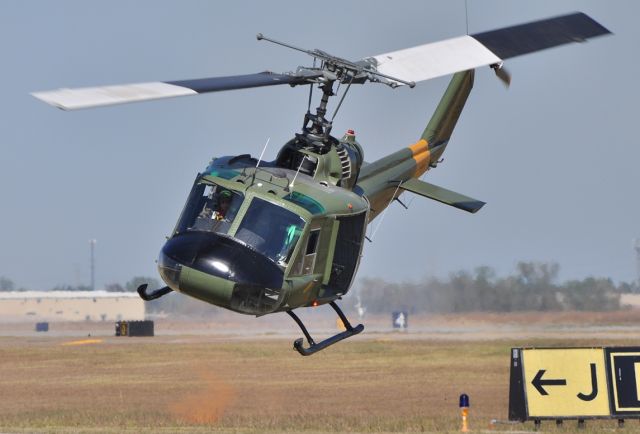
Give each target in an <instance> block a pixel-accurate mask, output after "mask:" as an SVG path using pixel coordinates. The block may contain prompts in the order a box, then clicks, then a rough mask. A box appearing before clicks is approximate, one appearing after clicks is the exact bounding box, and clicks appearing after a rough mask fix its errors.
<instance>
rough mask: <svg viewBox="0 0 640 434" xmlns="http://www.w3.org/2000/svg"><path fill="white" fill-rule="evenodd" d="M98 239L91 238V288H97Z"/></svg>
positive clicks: (93, 289)
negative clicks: (96, 254) (96, 252)
mask: <svg viewBox="0 0 640 434" xmlns="http://www.w3.org/2000/svg"><path fill="white" fill-rule="evenodd" d="M97 242H98V241H97V240H95V239H91V240H89V249H90V252H91V290H92V291H95V290H96V258H95V249H96V243H97Z"/></svg>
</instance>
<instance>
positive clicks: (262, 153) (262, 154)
mask: <svg viewBox="0 0 640 434" xmlns="http://www.w3.org/2000/svg"><path fill="white" fill-rule="evenodd" d="M269 140H271V137H267V143H265V144H264V148H262V152H261V153H260V158H258V162H257V163H256V169H257V168H258V166H259V165H260V162H261V161H262V157H264V151H266V150H267V146H269Z"/></svg>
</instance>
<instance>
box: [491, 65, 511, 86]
mask: <svg viewBox="0 0 640 434" xmlns="http://www.w3.org/2000/svg"><path fill="white" fill-rule="evenodd" d="M491 68H493V72H495V73H496V77H498V78H499V79H500V81H501V82H502V84H504V86H505V87H506V88H509V86H510V85H511V73H510V72H509V71H508V70H507V69H506V68H505V67H504V66H502V64H496V65H491Z"/></svg>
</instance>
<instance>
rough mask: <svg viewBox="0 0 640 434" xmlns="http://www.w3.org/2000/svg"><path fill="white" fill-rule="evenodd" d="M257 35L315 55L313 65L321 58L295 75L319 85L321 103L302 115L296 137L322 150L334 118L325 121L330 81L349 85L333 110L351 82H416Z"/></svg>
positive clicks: (329, 140) (396, 83)
mask: <svg viewBox="0 0 640 434" xmlns="http://www.w3.org/2000/svg"><path fill="white" fill-rule="evenodd" d="M256 38H257V39H258V40H259V41H260V40H265V41H268V42H272V43H274V44H276V45H280V46H283V47H286V48H290V49H292V50H296V51H300V52H303V53H306V54H308V55H309V56H311V57H313V58H314V65H315V61H316V60H320V67H319V68H317V67H315V66H313V67H302V66H300V67H298V70H297V71H296V72H295V74H294V75H296V76H303V77H307V82H308V83H309V84H310V85H311V86H313V85H314V84H318V87H319V88H320V90H321V91H322V96H321V97H320V104H319V105H318V107H316V112H315V114H314V113H311V111H310V110H307V113H306V114H305V116H304V123H303V125H302V133H299V134H296V137H297V138H298V139H300V140H301V141H303V142H304V143H306V144H307V145H309V146H312V147H314V148H318V149H322V148H325V147H330V146H331V128H332V124H333V118H332V119H331V120H328V119H327V118H326V114H327V105H328V103H329V98H330V97H332V96H335V95H336V94H335V93H334V91H333V84H334V83H335V82H336V81H337V82H338V83H347V84H348V86H347V89H345V91H344V93H343V96H342V99H341V100H340V103H339V104H338V107H337V108H336V112H337V110H338V109H339V108H340V104H341V103H342V101H343V99H344V96H345V95H346V93H347V91H348V90H349V87H350V86H351V84H353V83H356V84H364V83H365V82H367V81H372V82H378V83H383V84H386V85H388V86H390V87H393V88H395V87H397V86H399V84H406V85H408V86H409V87H414V86H415V83H414V82H412V81H405V80H402V79H400V78H396V77H392V76H389V75H386V74H383V73H380V72H378V71H375V70H374V69H373V68H371V67H370V65H369V64H368V63H367V62H364V61H358V62H351V61H349V60H346V59H343V58H340V57H337V56H333V55H331V54H329V53H327V52H325V51H322V50H319V49H317V48H316V49H314V50H306V49H304V48H300V47H296V46H294V45H291V44H287V43H284V42H280V41H276V40H274V39H271V38H267V37H265V36H264V35H262V33H258V34H257V35H256ZM334 116H335V115H334Z"/></svg>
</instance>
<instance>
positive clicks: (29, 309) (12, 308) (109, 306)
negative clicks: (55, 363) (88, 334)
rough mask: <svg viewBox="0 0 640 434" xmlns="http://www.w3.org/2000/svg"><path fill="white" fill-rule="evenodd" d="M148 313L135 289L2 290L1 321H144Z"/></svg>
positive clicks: (0, 297) (0, 295) (0, 300)
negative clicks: (127, 290)
mask: <svg viewBox="0 0 640 434" xmlns="http://www.w3.org/2000/svg"><path fill="white" fill-rule="evenodd" d="M144 314H145V311H144V301H142V299H140V297H139V296H138V294H136V293H135V292H107V291H22V292H19V291H12V292H0V322H23V321H36V320H37V321H40V320H45V321H119V320H143V319H144Z"/></svg>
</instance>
